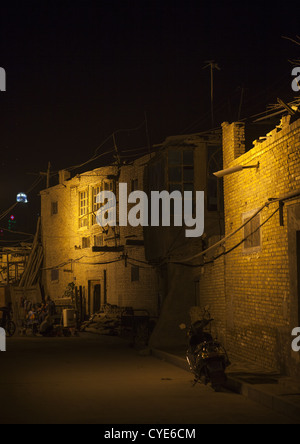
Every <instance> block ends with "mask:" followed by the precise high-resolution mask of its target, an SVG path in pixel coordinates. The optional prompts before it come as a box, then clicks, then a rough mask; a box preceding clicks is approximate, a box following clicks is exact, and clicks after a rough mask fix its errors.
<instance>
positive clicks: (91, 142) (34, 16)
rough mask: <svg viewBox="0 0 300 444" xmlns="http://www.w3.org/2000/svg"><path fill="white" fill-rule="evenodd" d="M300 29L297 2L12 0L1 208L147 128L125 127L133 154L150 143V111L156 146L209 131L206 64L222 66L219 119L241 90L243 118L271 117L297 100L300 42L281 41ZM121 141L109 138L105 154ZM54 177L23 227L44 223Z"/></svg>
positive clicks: (5, 61) (1, 19)
mask: <svg viewBox="0 0 300 444" xmlns="http://www.w3.org/2000/svg"><path fill="white" fill-rule="evenodd" d="M299 34H300V30H299V14H298V3H296V2H295V1H294V2H282V1H273V2H272V3H270V2H262V1H257V2H253V1H252V2H248V1H241V2H234V3H233V2H225V1H222V2H217V1H206V2H204V1H201V0H198V1H194V0H173V1H165V0H160V1H156V0H150V1H146V0H139V1H137V0H131V1H128V0H123V1H115V0H109V1H106V0H98V1H91V0H81V1H80V0H72V1H68V0H60V1H56V0H51V1H46V0H39V1H31V0H23V1H20V0H10V1H9V2H6V3H5V4H4V3H3V2H2V4H1V16H0V66H1V67H3V68H4V69H5V70H6V74H7V92H1V93H0V112H1V121H0V125H1V137H0V146H1V148H0V150H1V159H0V213H2V212H3V211H5V210H6V209H7V208H8V207H9V206H10V205H12V204H13V203H14V202H15V198H16V194H17V193H18V192H20V191H26V190H27V189H28V188H29V187H30V185H31V184H32V183H33V182H34V181H35V180H36V178H37V177H38V176H37V174H38V173H39V172H40V171H46V169H47V164H48V161H50V162H51V168H52V172H56V171H58V170H59V169H62V168H68V167H70V166H73V165H77V164H81V163H83V162H85V161H86V160H88V159H89V158H91V157H92V156H93V155H94V152H95V150H96V148H97V147H98V146H99V145H101V144H102V143H103V142H104V141H105V140H106V139H107V138H108V137H109V136H110V135H111V134H112V133H113V132H114V131H118V130H120V129H134V128H138V127H139V129H138V130H135V131H122V132H118V133H117V134H116V142H117V145H118V148H119V150H120V152H121V153H123V154H124V155H126V153H125V152H126V151H128V150H131V149H133V148H137V147H145V146H147V136H146V126H145V124H143V122H144V121H145V113H146V116H147V122H148V129H149V138H150V142H151V143H152V144H158V143H161V142H162V141H163V140H164V139H165V138H166V137H168V136H171V135H176V134H183V133H192V132H199V131H203V130H207V129H210V127H211V123H210V74H209V71H208V70H203V67H204V66H205V62H206V61H207V60H215V61H216V62H217V63H218V64H219V66H220V68H221V71H216V72H215V120H216V125H220V124H221V123H222V121H224V120H227V121H233V120H237V116H238V106H239V100H240V95H241V88H244V91H245V93H244V101H243V108H242V115H241V117H242V118H245V117H249V116H251V115H253V114H255V113H259V112H263V111H264V110H265V109H266V106H267V105H269V104H271V103H276V100H277V97H281V98H282V99H284V100H292V99H293V98H294V96H295V93H294V92H293V91H292V90H291V65H290V63H289V62H288V59H292V58H299V52H300V48H299V47H297V46H296V45H294V44H293V43H292V42H290V41H288V40H285V39H283V38H282V36H288V37H292V38H295V37H296V35H299ZM112 148H113V141H112V139H111V138H110V139H108V141H107V142H106V143H105V144H104V145H103V146H102V147H101V148H100V149H99V151H98V153H101V151H103V152H105V151H109V150H111V149H112ZM142 152H143V151H141V153H142ZM101 161H102V162H103V161H104V160H103V159H102V160H101V159H100V160H99V163H98V164H97V163H95V162H93V163H92V164H90V165H87V169H90V168H95V167H96V166H98V165H99V166H100V165H101ZM74 172H75V173H76V170H73V174H74ZM54 180H55V178H54V179H53V181H54ZM45 184H46V181H45V179H43V181H42V182H41V183H40V184H39V186H37V187H36V188H35V190H34V191H33V192H32V193H31V195H30V197H31V203H30V204H29V205H28V206H27V207H26V208H25V207H24V206H23V207H22V208H20V209H19V210H16V211H19V214H20V215H19V216H18V218H19V220H18V227H19V229H21V228H23V229H24V228H26V227H27V228H28V229H29V226H32V225H33V226H34V225H35V223H36V215H37V212H38V202H39V200H38V197H37V194H38V192H39V191H40V190H41V189H42V188H44V187H45ZM25 222H26V223H25ZM6 224H7V222H6V220H4V221H0V227H1V226H5V225H6Z"/></svg>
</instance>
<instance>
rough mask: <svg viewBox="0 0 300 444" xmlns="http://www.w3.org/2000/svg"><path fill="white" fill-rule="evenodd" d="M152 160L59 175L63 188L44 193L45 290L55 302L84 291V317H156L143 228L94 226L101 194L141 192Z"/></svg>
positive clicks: (153, 288)
mask: <svg viewBox="0 0 300 444" xmlns="http://www.w3.org/2000/svg"><path fill="white" fill-rule="evenodd" d="M148 160H149V156H144V157H142V158H141V159H139V160H136V161H135V162H133V163H131V164H128V165H124V166H121V167H118V166H117V165H113V166H109V167H102V168H97V169H95V170H93V171H89V172H85V173H83V174H80V175H77V176H76V177H74V178H72V179H71V178H69V173H66V172H61V174H60V183H59V184H58V185H56V186H54V187H51V188H48V189H46V190H44V191H42V192H41V216H42V241H43V248H44V254H45V260H44V265H43V285H44V289H45V295H46V296H50V297H51V298H52V299H54V300H58V299H60V298H64V297H66V296H68V288H71V287H68V285H69V284H73V286H75V287H77V289H80V290H81V292H82V300H83V305H84V311H85V314H86V315H90V314H93V313H95V312H97V311H99V309H100V307H101V306H103V305H105V304H111V305H117V306H119V307H133V308H134V309H143V310H148V311H149V313H150V314H151V315H152V316H156V315H157V289H156V282H157V280H156V275H155V272H154V270H153V268H152V267H151V266H149V265H148V264H147V263H146V261H145V253H144V238H143V230H142V227H134V228H133V227H130V226H128V227H119V225H118V224H117V226H116V227H107V228H105V229H102V228H101V227H100V226H99V225H98V224H97V221H96V213H97V211H98V209H99V208H100V204H98V203H97V202H96V197H97V195H98V194H99V192H100V191H105V190H106V191H113V192H114V193H115V195H116V197H117V201H118V200H119V196H118V184H119V183H127V186H128V193H130V192H131V191H133V190H136V189H138V190H143V175H144V168H145V164H146V163H147V161H148ZM65 179H67V180H65Z"/></svg>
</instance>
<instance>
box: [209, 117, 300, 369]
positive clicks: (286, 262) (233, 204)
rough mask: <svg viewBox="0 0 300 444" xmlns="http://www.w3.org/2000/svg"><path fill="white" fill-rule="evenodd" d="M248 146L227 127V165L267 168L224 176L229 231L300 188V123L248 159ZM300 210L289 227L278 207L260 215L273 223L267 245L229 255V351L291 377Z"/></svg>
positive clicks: (234, 127) (239, 131)
mask: <svg viewBox="0 0 300 444" xmlns="http://www.w3.org/2000/svg"><path fill="white" fill-rule="evenodd" d="M262 136H263V135H262ZM244 147H245V134H244V130H243V124H241V123H233V124H228V123H225V124H223V151H224V168H229V167H234V166H236V165H243V166H249V165H256V164H257V162H259V163H260V167H259V169H245V170H243V171H241V172H239V173H235V174H232V175H229V176H227V177H225V178H224V193H225V225H226V234H229V233H231V232H233V231H235V230H236V229H237V228H238V227H240V226H241V224H242V223H243V221H244V220H245V219H243V215H244V216H245V217H249V215H251V214H252V212H253V211H255V210H257V209H259V208H260V207H261V206H262V205H263V204H264V203H265V202H267V201H268V199H272V198H278V197H280V196H282V195H285V194H286V193H289V192H291V191H293V190H297V189H300V156H299V153H300V120H298V121H296V122H294V123H293V124H289V118H284V119H283V120H282V125H281V129H280V130H279V129H275V130H274V131H272V132H271V133H270V134H268V136H267V138H266V140H265V141H263V142H261V141H257V142H255V143H254V146H253V148H252V149H251V150H250V151H248V152H247V153H244V154H242V153H243V151H244ZM239 154H242V155H239ZM299 205H300V199H299V198H298V199H296V200H295V199H294V200H292V201H289V202H286V203H285V206H284V210H283V216H284V226H281V225H280V222H279V213H277V214H276V215H275V216H273V217H271V216H272V213H273V212H274V211H275V210H276V208H278V203H276V204H270V205H269V207H266V208H265V209H264V210H263V211H262V212H261V213H260V218H261V219H260V223H262V224H265V225H264V226H263V227H262V228H261V245H260V246H259V247H256V248H254V249H252V250H245V244H244V243H243V244H242V245H240V246H239V247H238V248H236V249H234V250H233V251H232V252H231V253H229V254H227V255H226V256H225V299H226V323H227V326H226V342H227V346H228V348H229V349H230V350H231V351H232V352H234V353H235V354H237V355H239V356H241V357H243V358H246V359H248V360H251V361H257V362H259V363H260V364H263V365H264V366H265V367H266V368H272V369H274V368H275V369H279V370H282V371H286V372H291V371H295V369H297V367H299V356H298V355H297V354H295V353H293V352H292V351H291V331H292V329H293V328H294V327H296V326H297V325H294V323H295V322H296V320H295V316H293V313H295V311H297V310H298V307H297V304H298V300H297V299H298V298H297V297H296V296H295V294H294V295H293V294H292V292H291V285H290V284H291V281H292V280H295V279H297V276H295V275H291V273H292V272H291V270H292V269H293V267H292V268H291V264H292V263H294V262H295V261H296V260H297V258H296V257H295V254H291V248H290V247H289V236H290V237H291V238H292V239H294V241H295V239H296V234H295V233H296V228H295V227H292V226H291V225H290V223H289V220H288V214H289V212H290V211H291V209H292V208H294V207H298V206H299ZM270 217H271V218H270ZM269 218H270V220H269V221H268V219H269ZM293 221H294V219H293ZM293 223H294V222H293ZM243 237H244V230H242V231H239V232H238V233H237V234H236V235H234V236H233V237H232V238H231V239H230V240H229V241H228V242H226V250H227V251H228V250H230V249H232V248H233V247H234V246H235V245H237V244H239V243H240V242H241V240H242V239H243ZM291 243H292V244H293V241H290V244H291ZM213 285H215V284H213ZM294 291H296V290H294Z"/></svg>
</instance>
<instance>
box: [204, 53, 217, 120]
mask: <svg viewBox="0 0 300 444" xmlns="http://www.w3.org/2000/svg"><path fill="white" fill-rule="evenodd" d="M205 63H207V65H205V66H204V68H202V69H206V68H210V103H211V127H212V128H214V126H215V119H214V70H215V69H217V70H218V71H221V68H220V67H219V65H218V64H217V63H216V62H215V61H214V60H207V61H206V62H205Z"/></svg>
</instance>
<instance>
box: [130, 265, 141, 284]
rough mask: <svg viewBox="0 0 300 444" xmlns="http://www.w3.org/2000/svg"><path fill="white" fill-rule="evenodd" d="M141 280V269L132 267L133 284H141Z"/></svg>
mask: <svg viewBox="0 0 300 444" xmlns="http://www.w3.org/2000/svg"><path fill="white" fill-rule="evenodd" d="M139 280H140V267H136V266H132V267H131V282H139Z"/></svg>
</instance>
